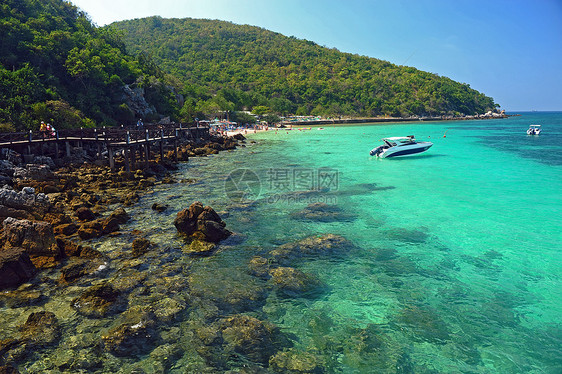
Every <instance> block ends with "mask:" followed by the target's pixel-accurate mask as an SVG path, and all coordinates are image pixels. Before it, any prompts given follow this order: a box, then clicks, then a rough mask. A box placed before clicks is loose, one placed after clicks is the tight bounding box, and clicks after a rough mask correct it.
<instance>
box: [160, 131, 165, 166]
mask: <svg viewBox="0 0 562 374" xmlns="http://www.w3.org/2000/svg"><path fill="white" fill-rule="evenodd" d="M163 161H164V129H160V162H163Z"/></svg>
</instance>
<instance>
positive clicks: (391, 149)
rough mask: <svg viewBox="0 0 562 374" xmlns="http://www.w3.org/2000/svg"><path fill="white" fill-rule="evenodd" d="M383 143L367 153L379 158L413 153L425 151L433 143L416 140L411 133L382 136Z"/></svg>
mask: <svg viewBox="0 0 562 374" xmlns="http://www.w3.org/2000/svg"><path fill="white" fill-rule="evenodd" d="M382 141H383V142H384V144H383V145H381V146H379V147H376V148H373V149H372V150H371V152H369V154H370V155H371V156H377V157H380V158H387V157H398V156H408V155H414V154H416V153H421V152H425V151H427V150H428V149H429V148H430V147H431V146H432V145H433V143H431V142H417V141H416V139H414V136H413V135H410V136H405V137H393V138H384V139H382Z"/></svg>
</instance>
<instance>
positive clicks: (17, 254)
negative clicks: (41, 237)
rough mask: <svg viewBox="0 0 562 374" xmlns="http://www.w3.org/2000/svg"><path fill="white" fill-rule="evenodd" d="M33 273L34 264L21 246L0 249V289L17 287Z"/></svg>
mask: <svg viewBox="0 0 562 374" xmlns="http://www.w3.org/2000/svg"><path fill="white" fill-rule="evenodd" d="M34 275H35V266H33V263H32V262H31V260H30V259H29V255H28V254H27V253H26V252H25V250H23V249H22V248H7V249H1V250H0V290H2V289H5V288H11V287H17V286H19V285H20V284H22V283H24V282H27V281H28V280H30V279H31V278H32V277H33V276H34Z"/></svg>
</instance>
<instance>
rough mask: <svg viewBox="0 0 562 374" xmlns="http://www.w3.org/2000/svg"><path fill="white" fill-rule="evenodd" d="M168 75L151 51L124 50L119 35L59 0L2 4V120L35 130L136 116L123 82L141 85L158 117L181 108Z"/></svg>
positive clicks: (109, 122) (6, 125)
mask: <svg viewBox="0 0 562 374" xmlns="http://www.w3.org/2000/svg"><path fill="white" fill-rule="evenodd" d="M163 78H164V75H163V73H162V72H161V71H160V69H158V68H157V67H156V65H154V63H153V62H151V61H150V59H148V58H147V57H146V56H144V55H139V56H137V57H133V56H131V55H129V54H127V52H126V50H125V46H124V44H123V43H122V41H121V37H120V35H119V33H118V32H117V31H116V30H114V29H112V28H97V27H95V26H94V25H92V23H91V22H90V20H89V19H88V17H87V16H86V15H85V14H84V13H82V12H81V11H79V10H78V9H77V8H76V7H75V6H73V5H71V4H70V3H68V2H65V1H62V0H41V1H37V0H3V1H2V2H1V4H0V124H2V128H11V129H17V130H24V129H37V128H38V126H39V125H38V124H39V121H41V120H45V121H49V122H51V123H52V124H53V125H54V126H55V127H57V128H60V127H72V126H92V125H94V124H96V123H97V124H107V125H113V124H117V123H123V122H128V121H134V120H135V114H136V113H135V112H134V110H133V108H131V107H130V104H129V103H128V100H127V99H126V97H125V96H124V90H123V87H124V85H125V84H128V85H130V86H131V88H136V89H138V90H137V91H143V90H144V96H145V97H146V98H147V100H148V104H147V106H148V107H149V108H150V110H152V112H153V113H154V115H156V112H157V110H158V109H163V110H164V111H165V112H166V113H164V114H167V115H170V114H171V115H173V114H175V112H177V110H178V108H177V102H176V97H175V95H174V94H173V92H172V91H171V90H170V89H169V88H168V86H167V85H166V84H165V83H164V80H163Z"/></svg>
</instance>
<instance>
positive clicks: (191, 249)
mask: <svg viewBox="0 0 562 374" xmlns="http://www.w3.org/2000/svg"><path fill="white" fill-rule="evenodd" d="M216 246H217V245H216V244H214V243H209V242H206V241H203V240H197V239H196V240H194V241H192V242H191V243H190V244H189V246H188V247H187V248H184V252H186V253H189V254H194V255H210V254H211V253H213V251H214V250H215V248H216Z"/></svg>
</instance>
